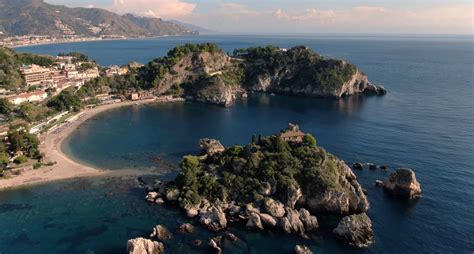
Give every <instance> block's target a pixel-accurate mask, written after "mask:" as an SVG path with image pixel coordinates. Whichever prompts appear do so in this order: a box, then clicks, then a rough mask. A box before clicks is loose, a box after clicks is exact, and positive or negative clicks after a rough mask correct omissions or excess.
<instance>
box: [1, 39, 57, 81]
mask: <svg viewBox="0 0 474 254" xmlns="http://www.w3.org/2000/svg"><path fill="white" fill-rule="evenodd" d="M53 61H54V58H53V57H50V56H39V55H33V54H29V53H17V52H15V51H14V50H11V49H8V48H3V47H0V88H5V89H8V90H11V89H17V88H21V87H23V86H24V85H25V80H24V79H23V77H22V75H21V73H20V67H21V66H22V65H23V64H37V65H41V66H49V65H50V64H52V63H53Z"/></svg>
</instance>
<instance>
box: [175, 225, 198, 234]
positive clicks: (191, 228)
mask: <svg viewBox="0 0 474 254" xmlns="http://www.w3.org/2000/svg"><path fill="white" fill-rule="evenodd" d="M178 231H179V232H181V233H192V232H193V231H194V226H193V225H192V224H191V223H184V224H181V226H179V228H178Z"/></svg>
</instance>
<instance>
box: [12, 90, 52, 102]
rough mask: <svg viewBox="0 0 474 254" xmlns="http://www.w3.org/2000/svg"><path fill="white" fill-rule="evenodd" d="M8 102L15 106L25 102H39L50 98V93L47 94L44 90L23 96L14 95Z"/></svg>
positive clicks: (23, 94)
mask: <svg viewBox="0 0 474 254" xmlns="http://www.w3.org/2000/svg"><path fill="white" fill-rule="evenodd" d="M7 98H8V100H9V101H10V102H11V103H13V104H15V105H19V104H22V103H24V102H38V101H43V100H45V99H46V98H48V93H46V92H45V91H43V90H36V91H32V92H28V93H22V94H17V95H12V96H9V97H7Z"/></svg>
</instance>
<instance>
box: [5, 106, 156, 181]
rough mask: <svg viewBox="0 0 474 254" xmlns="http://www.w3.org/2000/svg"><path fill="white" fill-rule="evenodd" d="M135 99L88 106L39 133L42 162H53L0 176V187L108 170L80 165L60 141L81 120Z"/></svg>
mask: <svg viewBox="0 0 474 254" xmlns="http://www.w3.org/2000/svg"><path fill="white" fill-rule="evenodd" d="M150 102H153V101H151V100H150V101H141V102H138V103H139V104H145V103H150ZM136 103H137V102H130V101H129V102H120V103H114V104H108V105H101V106H97V107H95V108H92V109H85V110H83V111H81V112H80V113H79V114H77V115H76V117H75V119H74V120H73V121H70V122H66V123H63V124H62V125H60V126H59V127H57V128H54V129H51V130H49V131H48V132H47V133H45V134H42V135H41V136H40V140H41V145H40V150H41V152H42V153H43V154H45V157H44V159H43V161H44V162H45V163H48V162H56V164H54V165H53V166H43V167H41V168H39V169H36V170H33V169H31V170H27V171H25V172H22V173H21V174H20V175H18V176H15V177H12V178H9V179H0V190H2V189H7V188H16V187H20V186H25V185H31V184H38V183H44V182H49V181H55V180H61V179H70V178H77V177H89V176H100V175H104V174H109V173H111V172H109V171H107V170H106V169H97V168H93V167H90V166H86V165H82V164H80V163H78V162H76V161H74V160H72V159H70V158H69V157H67V156H66V155H65V154H64V153H63V151H62V150H61V144H62V142H63V141H64V139H65V138H66V137H67V136H68V135H69V134H71V133H72V132H73V131H74V130H75V129H76V128H77V127H78V126H79V125H80V124H81V123H83V122H84V121H86V120H87V119H89V118H91V117H92V116H94V115H96V114H98V113H100V112H103V111H106V110H110V109H113V108H118V107H123V106H129V105H134V104H136Z"/></svg>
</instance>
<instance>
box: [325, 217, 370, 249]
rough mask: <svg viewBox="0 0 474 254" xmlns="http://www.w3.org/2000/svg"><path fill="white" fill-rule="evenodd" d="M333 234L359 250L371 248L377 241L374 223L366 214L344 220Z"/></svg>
mask: <svg viewBox="0 0 474 254" xmlns="http://www.w3.org/2000/svg"><path fill="white" fill-rule="evenodd" d="M333 233H334V234H335V235H336V236H337V238H339V239H340V240H342V241H343V242H344V243H346V244H348V245H350V246H354V247H359V248H366V247H369V246H370V245H372V244H373V243H374V239H375V236H374V231H373V230H372V221H371V220H370V218H369V216H367V214H365V213H361V214H354V215H350V216H346V217H344V218H342V220H341V221H340V222H339V224H338V225H337V228H335V229H334V230H333Z"/></svg>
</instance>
